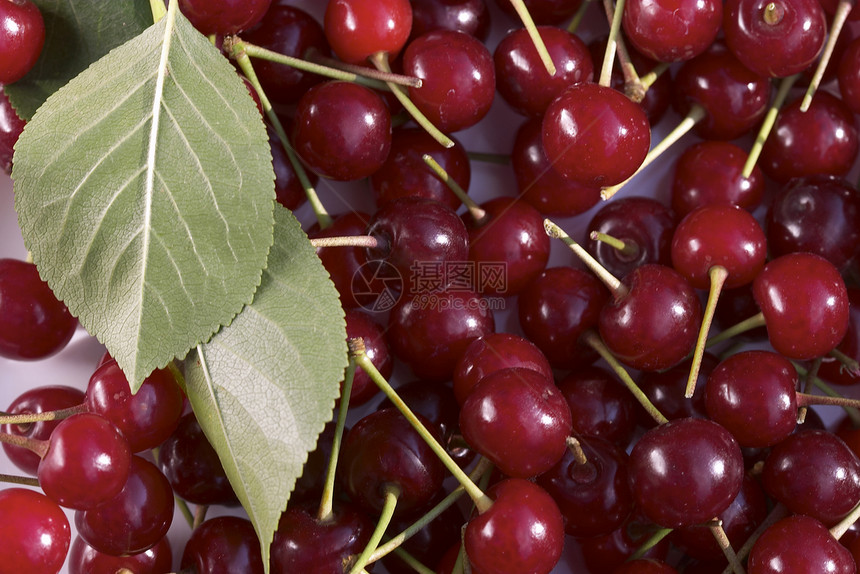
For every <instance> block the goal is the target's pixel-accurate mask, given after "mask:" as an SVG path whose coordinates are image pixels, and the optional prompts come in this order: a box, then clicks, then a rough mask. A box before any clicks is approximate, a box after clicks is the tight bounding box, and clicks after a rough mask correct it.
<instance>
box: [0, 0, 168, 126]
mask: <svg viewBox="0 0 860 574" xmlns="http://www.w3.org/2000/svg"><path fill="white" fill-rule="evenodd" d="M33 2H34V3H35V4H36V6H38V8H39V10H40V11H41V13H42V18H43V19H44V21H45V46H44V47H43V48H42V54H41V55H40V56H39V60H38V61H37V62H36V65H35V67H34V68H33V69H32V70H31V71H30V73H29V74H27V75H26V76H25V77H24V78H22V79H20V80H19V81H17V82H15V83H14V84H10V85H8V86H6V87H5V91H6V93H7V94H8V95H9V99H10V100H11V102H12V105H13V106H14V107H15V109H16V111H17V112H18V115H19V116H21V117H22V118H25V119H30V118H31V117H33V114H34V113H36V110H37V109H38V108H39V106H41V105H42V103H43V102H44V101H45V100H46V99H47V98H48V96H50V95H51V94H53V93H54V92H55V91H57V90H58V89H60V88H61V87H63V86H64V85H66V83H67V82H68V81H69V80H71V79H72V78H74V77H75V76H77V75H78V74H79V73H81V72H82V71H84V69H85V68H86V67H87V66H89V65H90V64H92V63H93V62H95V61H96V60H98V59H99V58H101V57H102V56H104V55H105V54H107V53H108V52H109V51H110V50H112V49H113V48H116V47H117V46H119V45H121V44H123V43H124V42H126V41H128V40H130V39H132V38H134V37H135V36H137V35H138V34H140V33H141V32H143V31H144V30H145V29H146V28H147V27H148V26H149V25H151V24H152V11H151V10H150V8H149V0H112V1H111V2H109V3H102V2H93V1H92V0H33Z"/></svg>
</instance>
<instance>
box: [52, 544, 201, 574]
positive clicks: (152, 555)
mask: <svg viewBox="0 0 860 574" xmlns="http://www.w3.org/2000/svg"><path fill="white" fill-rule="evenodd" d="M172 564H173V554H172V551H171V549H170V539H169V538H167V537H164V538H162V539H161V541H160V542H159V543H158V544H156V545H155V546H153V547H152V548H150V549H149V550H145V551H144V552H139V553H138V554H131V555H129V556H111V555H110V554H105V553H103V552H99V551H98V550H96V549H95V548H93V547H92V546H90V545H89V544H87V543H86V542H85V541H84V539H83V538H81V537H80V536H76V537H75V539H74V541H73V542H72V547H71V548H70V549H69V559H68V568H69V574H117V572H131V573H132V574H164V573H165V572H170V571H171V569H172ZM199 572H200V573H201V574H202V573H203V572H207V573H208V572H211V570H199Z"/></svg>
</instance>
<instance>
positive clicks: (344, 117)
mask: <svg viewBox="0 0 860 574" xmlns="http://www.w3.org/2000/svg"><path fill="white" fill-rule="evenodd" d="M335 3H336V2H332V3H331V4H329V6H331V5H332V4H335ZM291 139H292V143H293V146H294V147H295V150H296V153H298V154H299V156H301V158H302V159H303V160H304V161H305V163H306V164H307V166H308V167H310V168H311V169H312V170H314V171H315V172H317V173H318V174H319V175H321V176H323V177H329V178H331V179H335V180H338V181H349V180H355V179H361V178H364V177H367V176H369V175H370V174H372V173H373V172H375V171H376V170H377V169H379V168H380V167H382V164H383V163H385V160H386V158H387V157H388V152H389V150H390V149H391V115H390V113H389V111H388V107H387V106H386V105H385V102H384V101H383V100H382V98H381V97H379V95H377V94H376V92H374V91H372V90H370V89H368V88H365V87H364V86H361V85H359V84H355V83H352V82H337V81H332V82H325V83H323V84H317V85H316V86H314V87H313V88H311V89H309V90H308V91H307V92H305V94H304V95H303V96H302V98H301V99H300V100H299V102H298V104H297V106H296V112H295V119H294V123H293V132H292V136H291Z"/></svg>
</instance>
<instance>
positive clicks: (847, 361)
mask: <svg viewBox="0 0 860 574" xmlns="http://www.w3.org/2000/svg"><path fill="white" fill-rule="evenodd" d="M828 355H830V356H831V357H833V358H834V359H836V360H837V361H839V362H840V363H842V366H843V367H844V368H846V369H848V372H849V373H851V374H852V375H858V374H860V363H858V362H857V361H856V360H855V359H852V358H851V357H849V356H848V355H846V354H845V353H843V352H842V351H840V350H839V349H833V350H832V351H830V352H829V353H828Z"/></svg>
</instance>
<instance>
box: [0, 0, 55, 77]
mask: <svg viewBox="0 0 860 574" xmlns="http://www.w3.org/2000/svg"><path fill="white" fill-rule="evenodd" d="M0 30H2V39H3V41H2V42H0V84H11V83H13V82H17V81H18V80H20V79H21V78H23V77H24V76H25V75H26V74H27V72H29V71H30V70H31V69H32V68H33V66H35V65H36V60H38V59H39V55H40V54H41V53H42V47H43V46H44V44H45V22H44V20H43V19H42V13H41V11H40V10H39V7H38V6H37V5H36V4H35V3H33V2H31V1H30V0H3V1H2V2H0Z"/></svg>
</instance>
